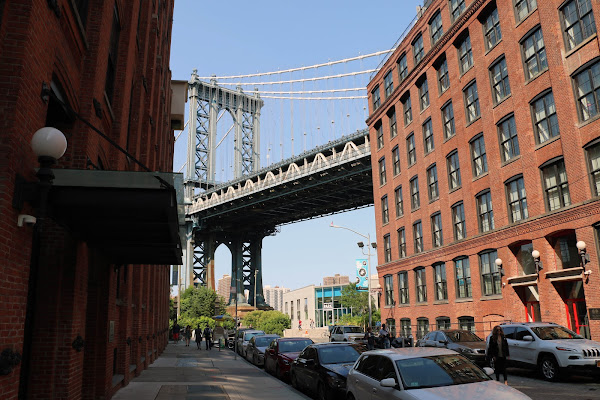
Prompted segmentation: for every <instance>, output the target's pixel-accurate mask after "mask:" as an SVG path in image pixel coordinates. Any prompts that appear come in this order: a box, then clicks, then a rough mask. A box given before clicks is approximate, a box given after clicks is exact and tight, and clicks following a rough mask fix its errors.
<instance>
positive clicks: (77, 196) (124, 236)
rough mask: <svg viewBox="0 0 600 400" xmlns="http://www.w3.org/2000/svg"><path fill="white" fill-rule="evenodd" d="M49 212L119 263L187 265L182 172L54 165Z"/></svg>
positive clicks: (55, 218)
mask: <svg viewBox="0 0 600 400" xmlns="http://www.w3.org/2000/svg"><path fill="white" fill-rule="evenodd" d="M53 172H54V175H55V176H56V178H55V179H54V182H53V186H52V189H51V192H50V199H49V204H50V210H49V215H50V217H51V218H52V219H54V220H56V221H57V222H59V223H61V224H62V225H64V226H65V227H66V228H67V229H69V230H70V231H72V232H73V233H74V234H76V235H77V236H79V237H81V239H82V240H84V241H85V242H87V243H88V245H89V246H90V247H94V248H96V249H98V250H99V251H101V252H102V253H103V254H105V255H106V257H107V259H108V260H109V261H110V262H111V263H114V264H154V265H170V264H176V265H181V264H182V247H181V239H180V236H179V227H180V225H183V224H184V217H185V216H184V214H183V175H182V174H176V173H165V172H129V171H95V170H69V169H54V170H53Z"/></svg>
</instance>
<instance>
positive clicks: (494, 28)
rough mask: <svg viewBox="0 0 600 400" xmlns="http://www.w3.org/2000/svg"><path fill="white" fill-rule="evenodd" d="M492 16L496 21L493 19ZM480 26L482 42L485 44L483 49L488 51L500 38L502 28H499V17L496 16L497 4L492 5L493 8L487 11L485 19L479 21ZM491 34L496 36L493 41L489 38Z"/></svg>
mask: <svg viewBox="0 0 600 400" xmlns="http://www.w3.org/2000/svg"><path fill="white" fill-rule="evenodd" d="M494 16H495V19H496V21H494ZM490 22H491V27H490ZM481 27H482V29H483V42H484V45H485V50H486V51H488V52H489V51H490V50H492V49H493V48H494V47H496V45H498V43H500V41H501V40H502V29H501V28H500V17H499V16H498V7H497V6H496V7H494V9H493V10H491V11H488V12H487V15H486V17H485V19H484V20H483V21H482V22H481ZM492 34H493V36H494V37H495V38H496V41H495V42H494V43H491V42H492V40H491V39H490V37H491V36H492Z"/></svg>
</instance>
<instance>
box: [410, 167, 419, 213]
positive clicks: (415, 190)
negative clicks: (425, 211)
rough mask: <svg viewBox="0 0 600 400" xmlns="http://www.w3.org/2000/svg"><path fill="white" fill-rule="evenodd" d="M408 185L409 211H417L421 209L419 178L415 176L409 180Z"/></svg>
mask: <svg viewBox="0 0 600 400" xmlns="http://www.w3.org/2000/svg"><path fill="white" fill-rule="evenodd" d="M409 184H410V209H411V211H415V210H418V209H419V208H420V207H421V198H420V195H419V176H418V175H415V176H413V177H412V178H410V180H409Z"/></svg>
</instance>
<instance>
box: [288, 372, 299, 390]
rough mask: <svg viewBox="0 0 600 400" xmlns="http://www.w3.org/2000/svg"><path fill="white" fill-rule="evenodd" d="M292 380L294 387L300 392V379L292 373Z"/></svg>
mask: <svg viewBox="0 0 600 400" xmlns="http://www.w3.org/2000/svg"><path fill="white" fill-rule="evenodd" d="M290 380H291V381H292V387H293V388H294V389H296V390H299V389H300V387H299V386H298V378H296V374H294V373H292V375H291V379H290Z"/></svg>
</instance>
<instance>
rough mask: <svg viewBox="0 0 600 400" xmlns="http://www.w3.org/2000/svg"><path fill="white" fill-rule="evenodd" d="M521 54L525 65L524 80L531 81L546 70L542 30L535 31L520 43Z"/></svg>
mask: <svg viewBox="0 0 600 400" xmlns="http://www.w3.org/2000/svg"><path fill="white" fill-rule="evenodd" d="M521 54H522V55H523V63H524V64H525V68H524V70H525V79H527V80H530V79H533V78H535V77H536V76H538V75H539V74H540V73H541V72H543V71H545V70H547V69H548V59H547V58H546V47H545V45H544V37H543V36H542V28H538V29H536V30H535V31H534V32H533V33H531V34H530V35H529V36H527V37H526V38H525V40H523V41H522V42H521Z"/></svg>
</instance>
